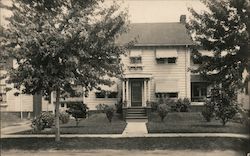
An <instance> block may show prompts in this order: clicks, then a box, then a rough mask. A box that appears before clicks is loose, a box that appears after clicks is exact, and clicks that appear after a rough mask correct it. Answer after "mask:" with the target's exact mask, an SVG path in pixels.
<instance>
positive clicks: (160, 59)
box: [155, 48, 178, 64]
mask: <svg viewBox="0 0 250 156" xmlns="http://www.w3.org/2000/svg"><path fill="white" fill-rule="evenodd" d="M155 56H156V62H157V63H158V64H174V63H176V59H177V57H178V54H177V49H174V48H172V49H169V48H168V49H156V54H155Z"/></svg>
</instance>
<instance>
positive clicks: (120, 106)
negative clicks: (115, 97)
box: [115, 102, 123, 114]
mask: <svg viewBox="0 0 250 156" xmlns="http://www.w3.org/2000/svg"><path fill="white" fill-rule="evenodd" d="M122 105H123V103H122V102H119V103H116V104H115V107H116V113H118V114H122Z"/></svg>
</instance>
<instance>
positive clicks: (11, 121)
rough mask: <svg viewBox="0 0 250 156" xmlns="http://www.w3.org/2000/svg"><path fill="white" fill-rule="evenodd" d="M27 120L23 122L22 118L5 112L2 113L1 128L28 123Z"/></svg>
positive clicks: (0, 118) (0, 114)
mask: <svg viewBox="0 0 250 156" xmlns="http://www.w3.org/2000/svg"><path fill="white" fill-rule="evenodd" d="M26 120H27V119H26ZM26 120H25V119H23V120H21V119H20V116H18V115H16V114H11V113H3V112H2V113H0V122H1V128H4V127H8V126H14V125H18V124H20V123H21V122H22V121H26Z"/></svg>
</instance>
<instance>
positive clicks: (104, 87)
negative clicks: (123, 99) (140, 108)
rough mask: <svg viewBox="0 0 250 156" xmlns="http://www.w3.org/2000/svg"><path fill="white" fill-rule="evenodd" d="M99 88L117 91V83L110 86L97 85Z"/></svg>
mask: <svg viewBox="0 0 250 156" xmlns="http://www.w3.org/2000/svg"><path fill="white" fill-rule="evenodd" d="M99 87H100V88H101V90H105V91H112V92H117V90H118V89H117V87H118V86H117V84H114V85H112V86H106V85H100V86H99Z"/></svg>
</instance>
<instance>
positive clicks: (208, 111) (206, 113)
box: [201, 101, 214, 122]
mask: <svg viewBox="0 0 250 156" xmlns="http://www.w3.org/2000/svg"><path fill="white" fill-rule="evenodd" d="M201 113H202V116H203V117H204V118H205V120H206V121H207V122H210V121H211V119H212V118H213V117H214V103H212V102H211V101H206V102H205V104H204V110H203V111H202V112H201Z"/></svg>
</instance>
